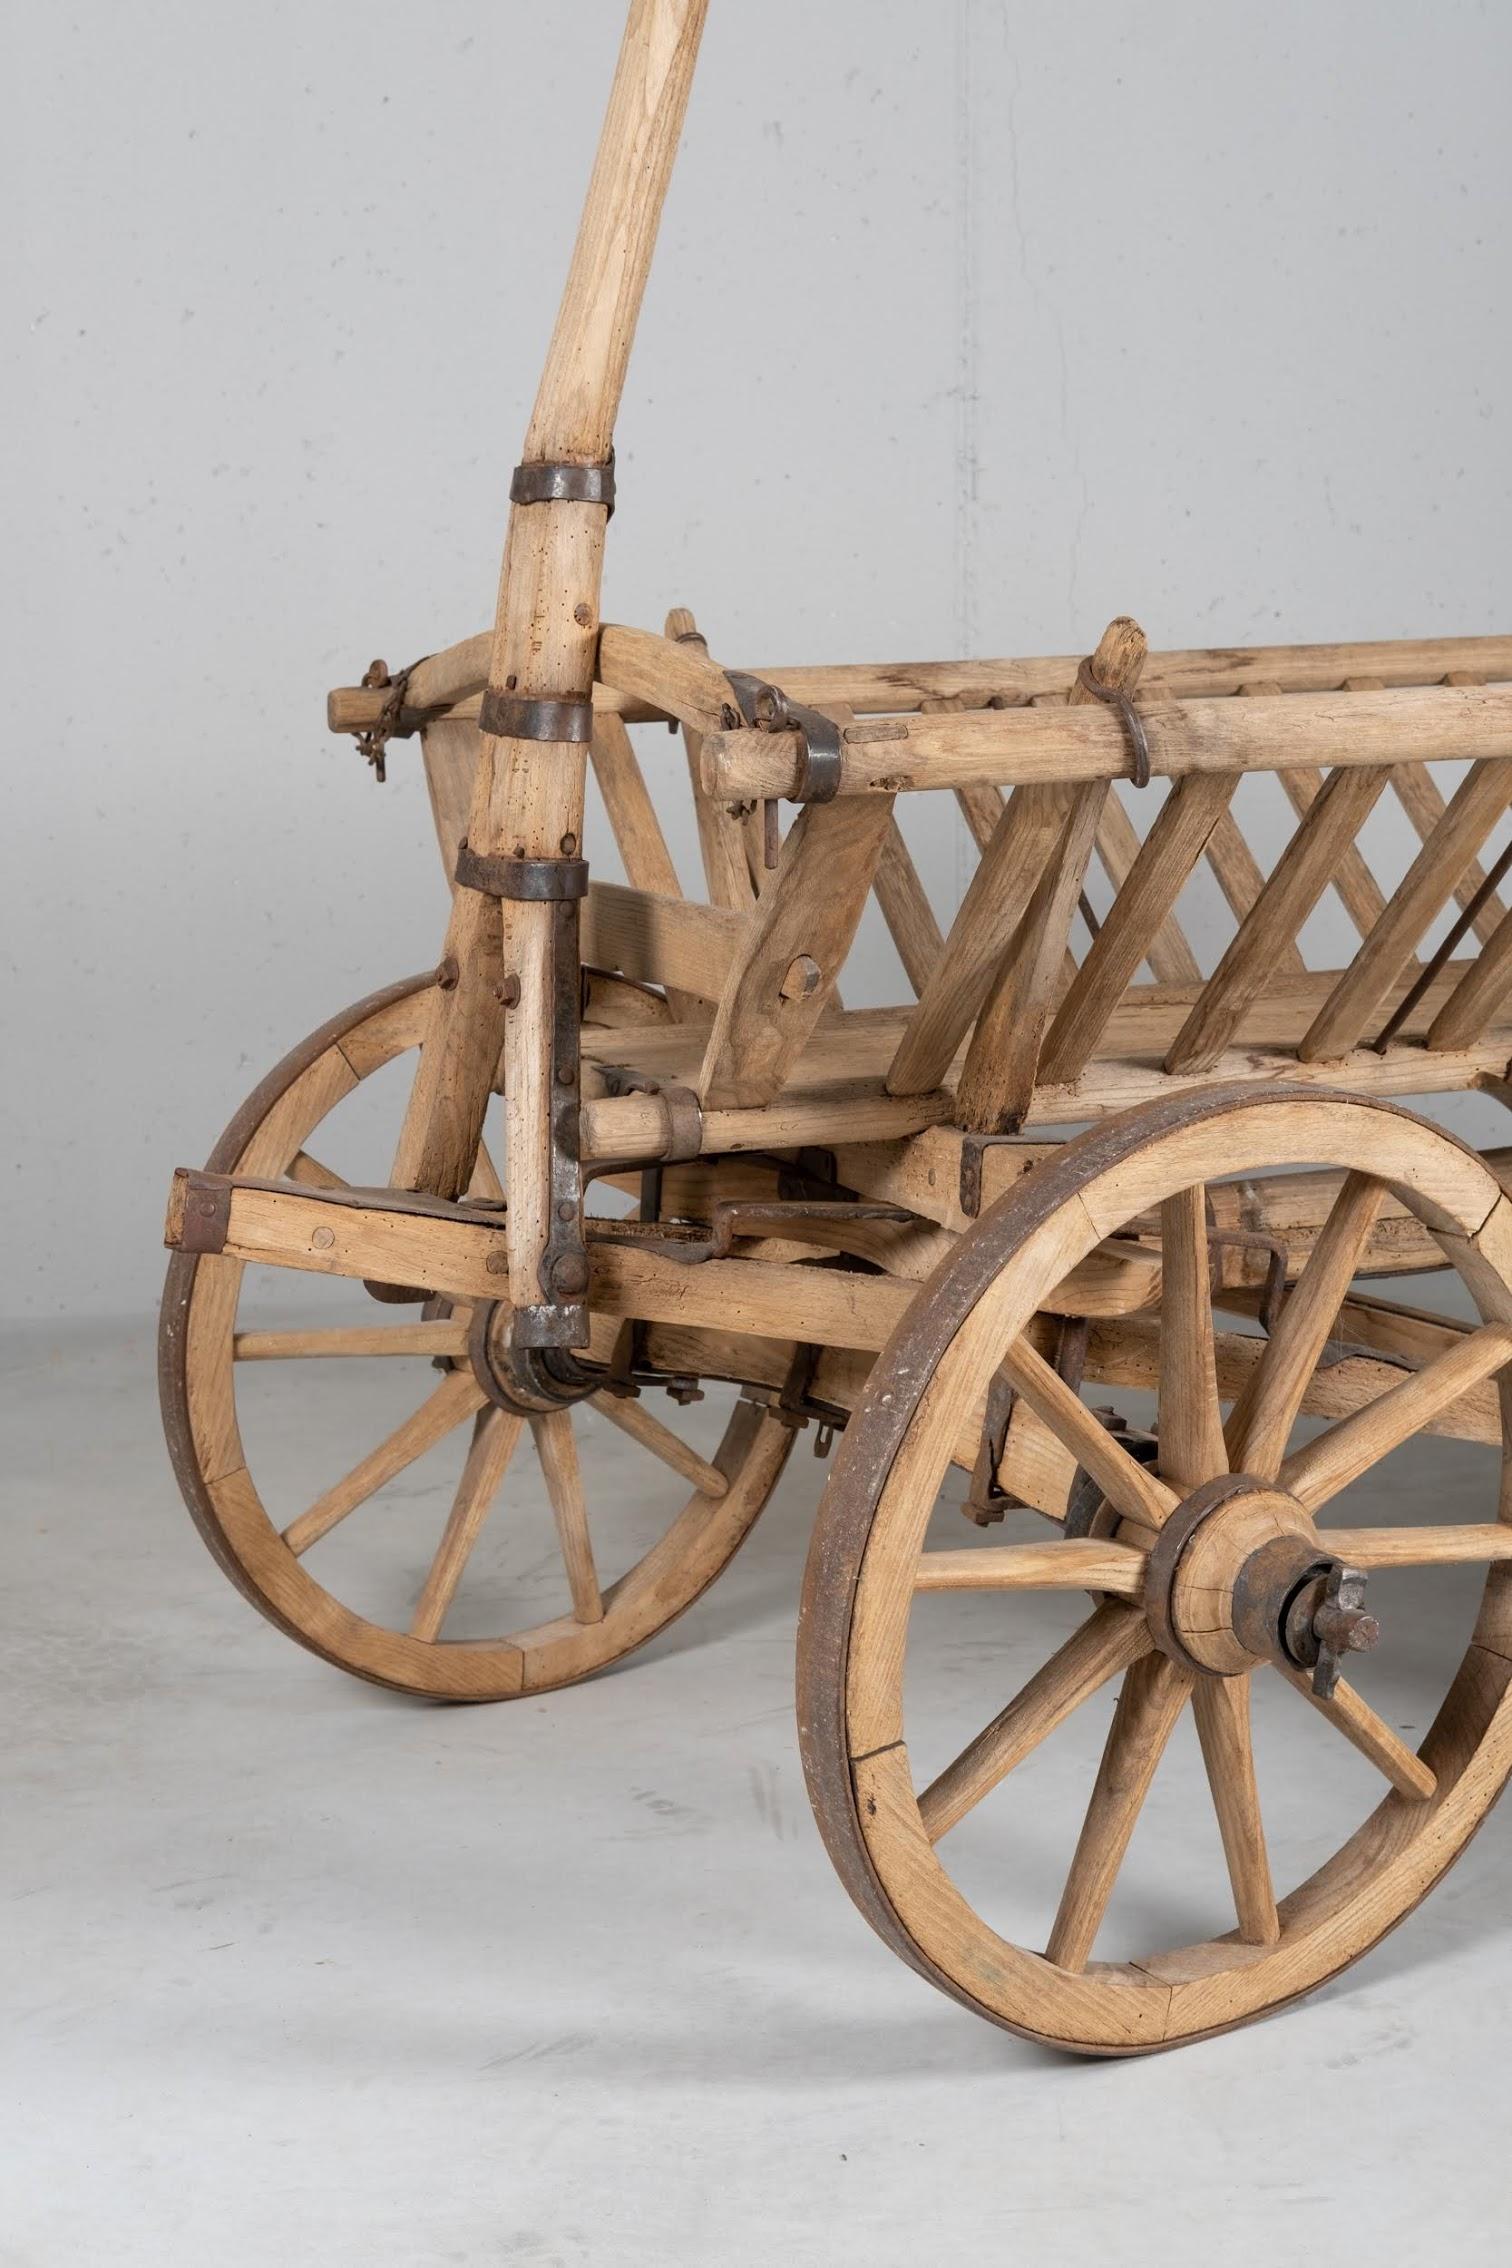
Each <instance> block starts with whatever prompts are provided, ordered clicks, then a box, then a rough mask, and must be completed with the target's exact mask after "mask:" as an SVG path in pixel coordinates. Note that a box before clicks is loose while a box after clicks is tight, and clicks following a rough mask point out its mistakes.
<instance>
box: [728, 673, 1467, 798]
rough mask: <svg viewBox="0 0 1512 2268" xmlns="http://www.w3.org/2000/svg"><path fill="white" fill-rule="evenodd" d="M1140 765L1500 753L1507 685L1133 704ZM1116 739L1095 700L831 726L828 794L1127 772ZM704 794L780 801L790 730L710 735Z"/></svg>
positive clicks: (794, 775) (1172, 771) (1354, 761)
mask: <svg viewBox="0 0 1512 2268" xmlns="http://www.w3.org/2000/svg"><path fill="white" fill-rule="evenodd" d="M1140 713H1141V716H1142V718H1143V721H1144V726H1145V731H1146V735H1147V737H1148V741H1149V748H1150V764H1151V770H1152V772H1153V773H1154V774H1155V775H1157V776H1162V777H1166V778H1172V779H1178V778H1182V777H1184V776H1185V775H1186V774H1187V773H1189V772H1279V771H1286V770H1290V769H1292V768H1294V767H1295V766H1297V765H1322V764H1327V765H1330V766H1333V767H1334V768H1339V767H1350V768H1353V767H1362V766H1370V765H1383V764H1391V763H1400V762H1410V761H1421V762H1429V761H1436V760H1439V759H1446V760H1448V759H1453V760H1460V759H1465V758H1482V757H1497V758H1505V757H1509V756H1512V686H1462V685H1455V686H1443V685H1436V686H1431V687H1428V686H1402V687H1393V688H1390V689H1388V690H1387V691H1385V692H1381V693H1343V692H1335V693H1297V694H1292V693H1284V694H1280V695H1276V696H1274V697H1270V698H1262V699H1259V700H1247V701H1243V702H1240V701H1234V700H1228V699H1221V700H1214V699H1207V698H1203V699H1200V700H1170V699H1166V700H1159V701H1155V700H1144V701H1141V703H1140ZM1129 772H1130V757H1129V749H1128V742H1127V739H1126V737H1125V734H1124V730H1123V727H1122V725H1121V724H1120V722H1119V720H1118V718H1117V717H1115V716H1113V715H1112V714H1110V713H1109V712H1108V711H1107V710H1106V709H1103V708H1101V707H1093V708H1085V709H1081V708H1068V707H1064V706H1061V705H1059V704H1057V705H1055V706H1053V707H1049V708H1035V707H1029V708H1019V709H980V710H978V709H971V710H964V711H961V712H960V713H958V714H946V715H932V716H919V717H915V718H905V717H893V718H890V719H887V720H886V721H883V722H876V723H868V722H865V721H860V722H857V723H856V724H854V725H852V726H851V727H850V728H849V729H848V730H847V731H846V733H845V735H844V741H843V745H842V752H841V764H840V791H839V792H840V793H841V794H842V795H893V794H897V793H899V792H900V791H904V790H919V789H926V788H945V787H948V788H960V787H972V786H978V785H983V784H987V785H1002V784H1004V783H1011V784H1013V785H1016V786H1031V785H1035V784H1040V783H1049V782H1056V783H1059V784H1061V785H1067V786H1069V785H1073V784H1075V783H1077V782H1081V781H1089V780H1099V779H1119V778H1127V777H1128V776H1129ZM701 778H702V782H703V786H704V788H705V790H706V792H707V793H709V794H710V795H714V796H720V797H725V798H741V797H747V796H792V795H793V794H794V793H795V791H796V790H797V789H798V788H799V786H800V784H801V781H800V767H799V762H798V755H797V749H796V743H795V740H794V736H793V735H792V734H790V733H780V732H774V733H767V732H751V731H738V732H728V733H710V734H709V735H708V736H707V737H706V739H705V741H704V748H703V764H702V769H701Z"/></svg>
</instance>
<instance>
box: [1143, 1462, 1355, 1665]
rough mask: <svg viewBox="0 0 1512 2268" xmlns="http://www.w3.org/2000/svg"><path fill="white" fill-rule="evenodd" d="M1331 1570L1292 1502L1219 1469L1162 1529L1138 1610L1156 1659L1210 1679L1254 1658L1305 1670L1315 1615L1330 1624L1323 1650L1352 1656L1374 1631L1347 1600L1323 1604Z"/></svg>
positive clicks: (1312, 1649)
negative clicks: (1342, 1604)
mask: <svg viewBox="0 0 1512 2268" xmlns="http://www.w3.org/2000/svg"><path fill="white" fill-rule="evenodd" d="M1340 1568H1341V1563H1340V1562H1339V1561H1338V1560H1336V1559H1335V1558H1334V1557H1333V1555H1332V1554H1331V1553H1330V1552H1329V1551H1328V1550H1327V1549H1326V1547H1325V1546H1324V1545H1323V1543H1322V1542H1321V1540H1320V1538H1319V1536H1318V1531H1317V1529H1316V1528H1315V1527H1314V1525H1313V1522H1312V1520H1311V1518H1310V1517H1309V1515H1308V1513H1307V1512H1306V1510H1305V1509H1304V1507H1303V1506H1302V1505H1301V1504H1299V1503H1298V1501H1297V1499H1296V1498H1295V1497H1294V1496H1291V1495H1289V1494H1288V1493H1287V1491H1286V1490H1285V1489H1282V1488H1277V1487H1276V1486H1275V1485H1274V1483H1272V1482H1269V1481H1264V1480H1259V1479H1257V1478H1256V1477H1255V1476H1254V1475H1253V1474H1249V1473H1225V1474H1223V1475H1221V1476H1220V1477H1219V1478H1217V1479H1216V1480H1210V1481H1205V1482H1204V1483H1203V1484H1202V1486H1201V1487H1200V1488H1196V1489H1194V1490H1193V1491H1192V1493H1191V1494H1190V1495H1189V1496H1187V1497H1185V1498H1184V1499H1183V1500H1182V1502H1181V1503H1180V1504H1179V1505H1178V1506H1177V1507H1176V1509H1175V1511H1174V1512H1172V1514H1171V1515H1170V1518H1169V1519H1168V1520H1167V1521H1166V1523H1165V1525H1164V1526H1163V1527H1162V1529H1161V1531H1160V1534H1159V1537H1158V1538H1157V1540H1156V1543H1155V1547H1154V1549H1153V1550H1152V1551H1151V1553H1150V1560H1149V1568H1148V1573H1147V1577H1146V1585H1145V1612H1146V1614H1147V1616H1148V1619H1149V1624H1150V1629H1151V1631H1152V1633H1153V1635H1154V1638H1155V1642H1156V1644H1157V1645H1158V1646H1159V1648H1160V1649H1161V1651H1162V1653H1165V1654H1168V1655H1169V1656H1170V1657H1171V1659H1172V1660H1173V1661H1176V1662H1179V1663H1180V1664H1181V1666H1182V1667H1183V1668H1184V1669H1188V1670H1197V1671H1200V1672H1202V1673H1204V1674H1205V1675H1207V1676H1216V1677H1238V1676H1242V1675H1244V1674H1245V1673H1246V1672H1247V1671H1250V1670H1252V1669H1254V1668H1255V1666H1256V1664H1257V1663H1258V1662H1263V1661H1276V1662H1280V1663H1282V1664H1283V1665H1285V1666H1288V1667H1290V1668H1293V1669H1310V1668H1312V1667H1313V1665H1314V1663H1315V1662H1316V1661H1317V1659H1318V1650H1319V1649H1318V1644H1317V1642H1316V1639H1315V1637H1314V1624H1315V1622H1317V1620H1318V1619H1319V1617H1321V1616H1332V1617H1333V1618H1334V1621H1333V1622H1330V1624H1329V1628H1330V1630H1331V1631H1332V1635H1333V1637H1334V1640H1335V1641H1336V1644H1335V1646H1334V1647H1333V1648H1331V1649H1330V1650H1331V1651H1333V1650H1345V1649H1347V1650H1353V1651H1359V1650H1361V1649H1362V1648H1363V1647H1365V1646H1370V1645H1373V1644H1374V1643H1375V1640H1376V1638H1377V1636H1378V1635H1379V1632H1378V1630H1377V1627H1376V1625H1375V1623H1374V1621H1373V1619H1372V1618H1371V1617H1370V1616H1368V1615H1365V1614H1363V1613H1361V1612H1360V1611H1359V1607H1358V1602H1357V1600H1356V1601H1353V1602H1352V1603H1351V1605H1350V1606H1349V1607H1347V1608H1344V1609H1339V1608H1337V1607H1334V1606H1333V1605H1332V1604H1331V1602H1330V1599H1329V1596H1328V1594H1329V1591H1330V1579H1331V1578H1332V1579H1333V1588H1334V1589H1337V1586H1338V1579H1339V1578H1338V1575H1336V1573H1335V1571H1336V1570H1340ZM1341 1572H1342V1570H1341ZM1352 1580H1354V1581H1355V1582H1356V1583H1358V1581H1359V1578H1352ZM1341 1617H1343V1619H1340V1618H1341ZM1334 1622H1337V1628H1334Z"/></svg>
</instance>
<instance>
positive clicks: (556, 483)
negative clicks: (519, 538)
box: [509, 449, 614, 520]
mask: <svg viewBox="0 0 1512 2268" xmlns="http://www.w3.org/2000/svg"><path fill="white" fill-rule="evenodd" d="M509 501H510V502H511V504H602V505H603V506H604V507H605V511H606V515H607V517H608V518H609V519H611V520H612V519H613V517H614V451H613V450H612V449H611V450H610V452H609V454H608V456H607V457H606V458H605V459H604V462H603V463H602V464H601V465H568V464H562V463H560V462H557V461H555V460H553V459H550V458H547V459H545V460H542V461H540V462H537V463H531V464H523V465H516V466H515V469H514V477H513V478H512V480H511V481H510V483H509Z"/></svg>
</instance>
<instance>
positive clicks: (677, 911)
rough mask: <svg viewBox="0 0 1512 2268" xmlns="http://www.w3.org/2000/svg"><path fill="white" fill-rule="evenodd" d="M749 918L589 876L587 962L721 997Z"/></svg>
mask: <svg viewBox="0 0 1512 2268" xmlns="http://www.w3.org/2000/svg"><path fill="white" fill-rule="evenodd" d="M745 927H746V924H745V920H744V919H743V918H742V916H741V915H740V914H737V913H727V912H726V911H725V910H724V909H723V908H722V907H720V906H705V905H699V904H698V903H697V902H696V901H695V900H693V899H689V898H664V897H661V896H659V895H658V894H657V893H656V892H655V891H653V890H632V889H629V888H627V887H626V886H625V885H624V884H622V883H619V882H591V883H590V884H589V885H588V895H587V897H586V899H585V900H584V901H583V917H582V932H581V950H582V957H583V961H584V963H585V965H588V966H591V967H594V968H600V969H618V970H619V971H620V972H621V973H622V974H623V975H625V976H628V977H634V978H636V979H637V981H638V982H639V983H641V984H665V985H671V986H673V987H675V988H676V989H677V990H678V991H680V992H684V993H688V994H691V995H693V997H694V998H696V999H698V1000H708V1001H714V1000H718V998H719V997H720V994H721V993H722V992H723V990H724V989H725V986H726V984H727V983H728V981H729V976H730V971H731V969H732V967H733V966H734V964H735V960H736V956H737V955H738V954H739V952H740V951H741V948H742V943H743V940H744V934H745Z"/></svg>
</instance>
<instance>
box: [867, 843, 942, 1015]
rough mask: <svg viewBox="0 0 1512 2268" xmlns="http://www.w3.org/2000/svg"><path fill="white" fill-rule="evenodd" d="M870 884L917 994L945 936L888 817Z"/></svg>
mask: <svg viewBox="0 0 1512 2268" xmlns="http://www.w3.org/2000/svg"><path fill="white" fill-rule="evenodd" d="M872 887H873V889H874V890H875V891H876V893H877V903H878V905H879V906H880V907H881V908H882V919H883V920H884V921H885V922H886V924H887V929H888V935H889V936H890V937H891V938H892V941H893V944H894V945H895V947H896V948H897V954H898V959H899V960H900V961H901V962H902V963H903V973H904V975H905V976H906V977H907V978H908V981H909V983H910V984H911V985H912V986H913V989H914V995H915V997H916V998H917V996H918V995H919V994H920V993H922V991H923V990H924V987H925V985H926V984H928V982H929V980H930V978H931V977H932V976H933V974H934V972H935V969H936V967H937V966H938V964H939V959H940V955H941V953H942V952H943V951H944V950H945V940H944V938H943V937H942V936H941V935H940V925H939V923H938V922H937V921H936V920H935V917H934V908H933V907H932V906H931V905H930V902H929V899H928V897H927V896H926V894H925V890H924V885H923V883H922V882H921V881H920V880H919V873H918V868H917V867H916V866H915V865H914V862H913V858H912V856H911V855H910V852H909V848H908V845H907V843H905V842H904V840H903V830H902V828H901V827H900V826H899V825H898V822H897V820H896V819H891V820H889V822H888V826H887V832H886V833H885V835H884V836H883V838H882V848H881V851H880V853H879V854H878V858H877V871H876V874H875V875H874V876H873V878H872Z"/></svg>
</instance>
